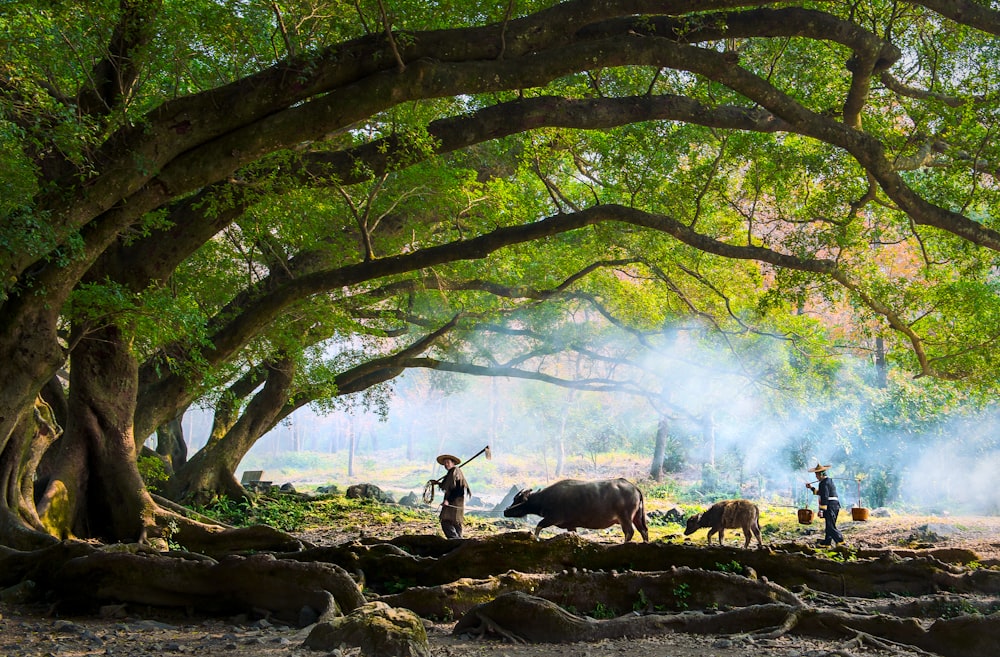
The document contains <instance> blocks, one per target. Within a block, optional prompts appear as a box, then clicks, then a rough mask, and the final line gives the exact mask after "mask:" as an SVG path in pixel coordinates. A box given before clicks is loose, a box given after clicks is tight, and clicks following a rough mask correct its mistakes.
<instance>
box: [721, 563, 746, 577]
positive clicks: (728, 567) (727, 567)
mask: <svg viewBox="0 0 1000 657" xmlns="http://www.w3.org/2000/svg"><path fill="white" fill-rule="evenodd" d="M715 569H716V570H721V571H722V572H724V573H735V574H737V575H745V574H746V568H745V567H744V566H743V564H741V563H740V562H739V561H735V560H733V561H730V562H729V563H719V562H718V561H717V562H715Z"/></svg>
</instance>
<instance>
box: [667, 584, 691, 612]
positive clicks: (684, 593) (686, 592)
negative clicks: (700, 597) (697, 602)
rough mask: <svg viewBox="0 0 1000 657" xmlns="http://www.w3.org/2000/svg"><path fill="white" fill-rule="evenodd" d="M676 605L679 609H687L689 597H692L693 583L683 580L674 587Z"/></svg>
mask: <svg viewBox="0 0 1000 657" xmlns="http://www.w3.org/2000/svg"><path fill="white" fill-rule="evenodd" d="M672 593H673V596H674V607H675V608H677V609H687V608H688V599H689V598H690V597H691V585H690V584H687V583H684V582H681V583H680V584H678V585H677V586H675V587H674V588H673V591H672Z"/></svg>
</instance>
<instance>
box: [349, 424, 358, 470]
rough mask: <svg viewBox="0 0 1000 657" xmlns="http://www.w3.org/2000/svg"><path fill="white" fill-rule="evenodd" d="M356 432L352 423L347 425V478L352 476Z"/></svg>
mask: <svg viewBox="0 0 1000 657" xmlns="http://www.w3.org/2000/svg"><path fill="white" fill-rule="evenodd" d="M356 435H357V432H356V431H355V430H354V422H351V423H350V424H348V425H347V450H348V451H347V476H348V477H353V476H354V451H355V444H356V442H357V440H356Z"/></svg>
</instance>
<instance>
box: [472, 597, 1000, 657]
mask: <svg viewBox="0 0 1000 657" xmlns="http://www.w3.org/2000/svg"><path fill="white" fill-rule="evenodd" d="M512 628H516V632H515V631H514V630H513V629H512ZM670 631H673V632H690V633H696V634H745V633H750V634H752V635H754V637H755V638H768V639H773V638H777V637H780V636H783V635H785V634H788V633H792V632H794V633H795V634H798V635H803V636H812V637H817V638H824V639H835V638H837V637H841V636H844V637H851V639H850V641H849V644H848V645H850V646H852V647H853V646H860V645H861V642H862V641H868V642H870V643H872V644H875V643H876V642H878V644H879V647H883V648H885V649H886V650H891V651H893V652H900V651H910V652H917V653H924V652H928V651H929V652H933V653H936V654H939V655H945V656H946V657H994V656H995V654H996V646H997V645H1000V644H998V643H997V642H998V640H1000V622H998V620H997V619H993V618H990V617H982V616H964V617H960V618H956V619H950V620H938V621H936V622H934V623H933V624H932V625H930V626H929V627H927V628H924V627H922V626H921V624H920V623H918V622H917V621H916V620H915V619H902V618H892V617H884V616H860V615H856V614H846V613H843V612H841V611H829V610H823V609H812V608H806V607H803V606H795V605H787V604H782V603H771V604H763V605H753V606H748V607H743V608H739V609H734V610H731V611H725V612H719V613H711V614H705V613H701V612H682V613H678V614H652V615H637V614H634V613H633V614H628V615H625V616H620V617H617V618H612V619H608V620H595V619H592V618H586V617H582V616H577V615H575V614H571V613H570V612H568V611H566V610H565V609H563V608H561V607H559V606H558V605H556V604H555V603H553V602H550V601H548V600H545V599H543V598H539V597H536V596H532V595H528V594H525V593H522V592H513V593H505V594H502V595H500V596H498V597H497V598H496V599H495V600H493V601H491V602H488V603H485V604H482V605H478V606H476V607H474V608H473V609H472V610H470V611H469V612H468V613H467V614H465V616H463V617H462V618H461V619H460V620H459V622H458V623H457V624H456V626H455V629H454V632H455V633H457V634H461V633H473V634H491V633H492V634H497V635H500V636H507V635H514V636H516V637H517V638H519V639H521V640H523V641H526V642H529V643H569V642H576V641H597V640H600V639H607V638H622V637H638V636H650V635H653V634H659V633H663V632H670Z"/></svg>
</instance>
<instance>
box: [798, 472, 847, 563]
mask: <svg viewBox="0 0 1000 657" xmlns="http://www.w3.org/2000/svg"><path fill="white" fill-rule="evenodd" d="M829 469H830V466H829V465H821V464H820V463H818V462H817V463H816V467H815V468H809V472H812V473H813V474H815V475H816V480H817V481H818V482H819V487H816V486H813V485H812V482H810V483H808V484H806V488H808V489H809V490H811V491H812V492H813V495H819V517H820V518H823V520H825V521H826V535H825V536H824V537H823V540H821V541H818V544H819V545H822V546H824V547H832V546H834V545H836V544H837V543H843V542H844V535H843V534H841V533H840V530H839V529H837V516H838V515H839V514H840V500H839V499H838V498H837V487H836V486H835V485H834V483H833V479H830V477H828V476H827V475H826V471H827V470H829Z"/></svg>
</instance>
